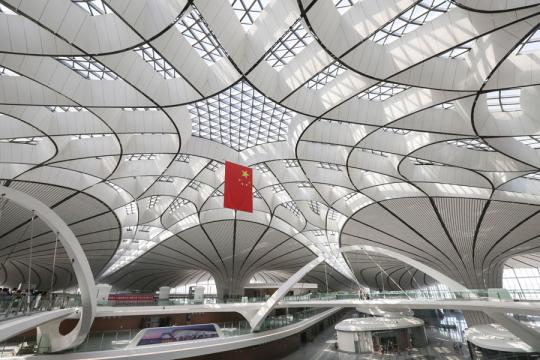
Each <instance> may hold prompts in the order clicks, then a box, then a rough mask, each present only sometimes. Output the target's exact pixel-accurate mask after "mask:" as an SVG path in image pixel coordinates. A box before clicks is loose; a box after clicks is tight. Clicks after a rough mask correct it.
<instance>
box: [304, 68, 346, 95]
mask: <svg viewBox="0 0 540 360" xmlns="http://www.w3.org/2000/svg"><path fill="white" fill-rule="evenodd" d="M346 70H347V69H346V68H345V67H344V66H343V65H341V64H340V63H339V62H338V61H334V62H333V63H331V64H330V65H328V66H327V67H325V68H324V69H323V70H321V72H319V73H318V74H317V75H315V76H314V77H312V78H311V79H309V81H308V82H307V84H306V86H307V88H308V89H315V90H319V89H322V88H323V87H324V86H325V85H326V84H328V83H329V82H331V81H332V80H334V79H335V78H337V77H338V76H339V75H341V74H343V73H344V72H345V71H346Z"/></svg>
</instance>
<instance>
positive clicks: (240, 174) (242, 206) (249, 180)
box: [223, 161, 253, 212]
mask: <svg viewBox="0 0 540 360" xmlns="http://www.w3.org/2000/svg"><path fill="white" fill-rule="evenodd" d="M252 184H253V170H251V169H250V168H248V167H247V166H242V165H238V164H235V163H232V162H229V161H227V162H225V194H224V197H225V199H224V201H223V205H224V207H226V208H229V209H234V210H241V211H246V212H253V190H252Z"/></svg>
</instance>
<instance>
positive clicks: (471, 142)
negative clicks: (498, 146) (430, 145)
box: [446, 139, 495, 152]
mask: <svg viewBox="0 0 540 360" xmlns="http://www.w3.org/2000/svg"><path fill="white" fill-rule="evenodd" d="M446 143H447V144H449V145H453V146H456V147H461V148H466V149H469V150H474V151H484V152H494V151H495V149H493V148H492V147H491V146H489V145H488V144H486V143H485V142H484V141H482V140H481V139H458V140H448V141H446Z"/></svg>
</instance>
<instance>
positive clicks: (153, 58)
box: [133, 43, 180, 80]
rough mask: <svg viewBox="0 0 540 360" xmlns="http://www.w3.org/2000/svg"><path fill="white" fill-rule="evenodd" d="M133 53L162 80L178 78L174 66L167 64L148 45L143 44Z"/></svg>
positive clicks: (178, 75)
mask: <svg viewBox="0 0 540 360" xmlns="http://www.w3.org/2000/svg"><path fill="white" fill-rule="evenodd" d="M133 51H134V52H135V53H136V54H137V55H139V56H140V57H141V58H142V59H143V60H144V62H146V63H147V64H148V65H150V66H151V67H152V69H154V71H155V72H157V73H158V74H159V75H160V76H161V77H162V78H163V79H165V80H170V79H176V78H179V77H180V74H179V73H178V72H177V71H176V69H175V68H174V66H173V65H172V64H171V63H169V62H168V61H167V60H166V59H165V58H163V56H161V54H160V53H159V52H158V51H157V50H156V49H155V48H154V47H152V46H151V45H150V44H149V43H144V44H142V45H141V46H138V47H136V48H135V49H133Z"/></svg>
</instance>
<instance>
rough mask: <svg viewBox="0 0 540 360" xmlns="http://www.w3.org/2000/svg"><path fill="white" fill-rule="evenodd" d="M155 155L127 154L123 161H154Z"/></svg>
mask: <svg viewBox="0 0 540 360" xmlns="http://www.w3.org/2000/svg"><path fill="white" fill-rule="evenodd" d="M156 159H157V155H156V154H153V153H138V154H129V155H127V158H126V159H125V160H124V161H144V160H156Z"/></svg>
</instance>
